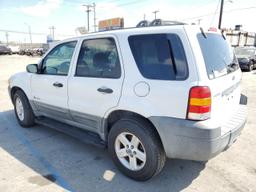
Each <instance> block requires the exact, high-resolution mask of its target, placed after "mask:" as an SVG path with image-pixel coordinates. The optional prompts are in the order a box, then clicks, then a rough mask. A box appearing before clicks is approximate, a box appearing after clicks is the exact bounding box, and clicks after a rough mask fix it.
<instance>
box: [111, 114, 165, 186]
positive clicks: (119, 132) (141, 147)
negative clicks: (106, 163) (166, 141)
mask: <svg viewBox="0 0 256 192" xmlns="http://www.w3.org/2000/svg"><path fill="white" fill-rule="evenodd" d="M108 149H109V153H110V155H111V157H112V159H113V161H114V163H115V164H116V166H117V167H118V168H119V170H120V171H121V172H123V173H124V174H125V175H126V176H128V177H130V178H132V179H135V180H139V181H145V180H148V179H150V178H151V177H153V176H154V175H157V174H158V173H159V172H160V171H161V170H162V168H163V167H164V164H165V159H166V156H165V152H164V150H163V147H162V144H161V142H160V139H159V137H158V135H157V134H156V132H155V131H154V128H153V127H152V125H151V124H150V123H148V122H147V121H145V120H144V119H142V118H138V117H133V118H129V119H121V120H119V121H118V122H116V123H115V124H114V125H113V127H112V128H111V130H110V133H109V137H108Z"/></svg>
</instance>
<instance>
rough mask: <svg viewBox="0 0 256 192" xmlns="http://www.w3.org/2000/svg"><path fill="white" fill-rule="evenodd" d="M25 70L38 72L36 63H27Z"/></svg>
mask: <svg viewBox="0 0 256 192" xmlns="http://www.w3.org/2000/svg"><path fill="white" fill-rule="evenodd" d="M26 70H27V72H29V73H38V66H37V64H29V65H27V67H26Z"/></svg>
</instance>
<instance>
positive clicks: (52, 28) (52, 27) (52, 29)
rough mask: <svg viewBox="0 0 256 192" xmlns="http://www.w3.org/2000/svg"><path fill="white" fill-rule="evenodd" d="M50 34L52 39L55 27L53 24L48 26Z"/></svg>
mask: <svg viewBox="0 0 256 192" xmlns="http://www.w3.org/2000/svg"><path fill="white" fill-rule="evenodd" d="M49 29H50V34H51V35H52V40H54V30H55V29H56V28H55V27H54V26H51V27H49Z"/></svg>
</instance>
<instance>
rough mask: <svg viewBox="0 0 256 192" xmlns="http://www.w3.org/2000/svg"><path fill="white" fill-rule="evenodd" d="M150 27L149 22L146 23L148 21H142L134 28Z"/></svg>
mask: <svg viewBox="0 0 256 192" xmlns="http://www.w3.org/2000/svg"><path fill="white" fill-rule="evenodd" d="M149 25H150V21H148V20H142V21H140V22H139V23H138V24H137V25H136V27H148V26H149Z"/></svg>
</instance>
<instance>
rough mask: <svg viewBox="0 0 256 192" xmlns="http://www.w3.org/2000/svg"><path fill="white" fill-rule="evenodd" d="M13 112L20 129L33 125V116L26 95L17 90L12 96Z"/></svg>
mask: <svg viewBox="0 0 256 192" xmlns="http://www.w3.org/2000/svg"><path fill="white" fill-rule="evenodd" d="M13 101H14V111H15V115H16V118H17V120H18V122H19V124H20V125H21V126H22V127H31V126H33V125H34V124H35V116H34V113H33V110H32V108H31V106H30V104H29V101H28V99H27V97H26V95H25V94H24V93H23V92H22V91H21V90H18V91H16V93H15V94H14V97H13Z"/></svg>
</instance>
